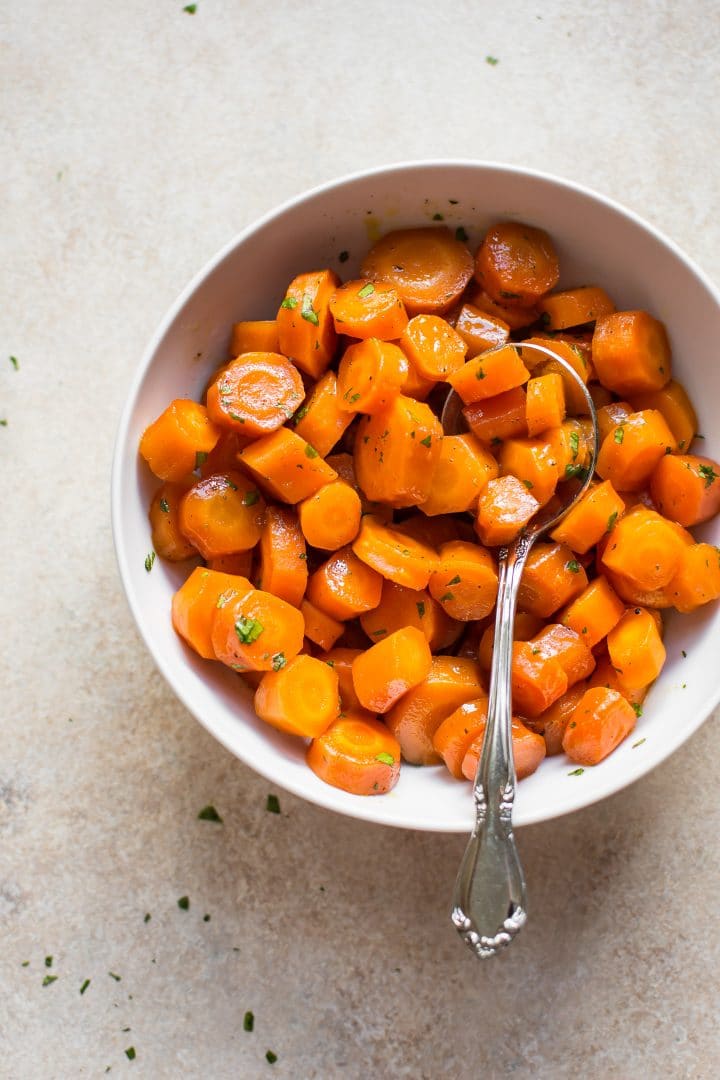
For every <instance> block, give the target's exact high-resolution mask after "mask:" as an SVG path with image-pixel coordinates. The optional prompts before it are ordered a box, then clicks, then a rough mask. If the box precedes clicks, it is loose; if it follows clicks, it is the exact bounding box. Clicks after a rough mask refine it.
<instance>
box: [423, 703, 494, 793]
mask: <svg viewBox="0 0 720 1080" xmlns="http://www.w3.org/2000/svg"><path fill="white" fill-rule="evenodd" d="M487 707H488V698H487V694H483V695H482V696H481V697H477V698H475V699H474V700H472V701H467V702H464V703H463V704H462V705H460V706H459V707H458V708H457V709H455V711H454V712H452V713H450V715H449V716H448V717H447V718H446V719H445V720H443V722H442V723H441V724H440V726H439V727H438V729H437V731H436V732H435V734H434V735H433V740H432V742H433V747H434V749H435V752H436V753H437V754H439V755H440V757H441V758H442V760H443V761H444V762H445V765H446V766H447V769H448V772H450V774H451V775H452V776H454V777H455V779H456V780H462V777H463V771H462V763H463V760H464V758H465V754H466V753H467V751H468V749H469V748H470V744H471V743H472V741H473V739H475V738H477V736H478V735H481V734H483V733H484V731H485V725H486V724H487Z"/></svg>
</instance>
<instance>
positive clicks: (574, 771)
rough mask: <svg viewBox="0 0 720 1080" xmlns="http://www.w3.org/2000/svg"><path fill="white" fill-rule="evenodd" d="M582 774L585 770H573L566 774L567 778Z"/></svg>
mask: <svg viewBox="0 0 720 1080" xmlns="http://www.w3.org/2000/svg"><path fill="white" fill-rule="evenodd" d="M584 772H585V770H584V769H573V771H572V772H569V773H568V776H582V774H583V773H584Z"/></svg>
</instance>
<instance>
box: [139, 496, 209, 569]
mask: <svg viewBox="0 0 720 1080" xmlns="http://www.w3.org/2000/svg"><path fill="white" fill-rule="evenodd" d="M188 488H189V484H187V483H185V484H169V483H167V484H163V485H162V486H161V487H159V488H158V490H157V491H156V492H155V495H154V496H153V500H152V502H151V503H150V512H149V515H148V516H149V518H150V529H151V532H152V546H153V551H156V552H157V554H158V555H159V556H160V558H161V559H166V560H167V561H168V562H182V560H183V559H191V558H192V557H193V555H197V551H196V549H195V546H194V545H193V544H191V543H190V542H189V540H187V539H186V538H185V537H184V536H183V534H182V532H181V531H180V502H181V500H182V497H183V495H184V494H185V492H186V491H187V490H188Z"/></svg>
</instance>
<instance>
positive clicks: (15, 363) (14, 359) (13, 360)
mask: <svg viewBox="0 0 720 1080" xmlns="http://www.w3.org/2000/svg"><path fill="white" fill-rule="evenodd" d="M8 360H9V361H10V363H11V364H12V366H13V367H14V368H15V370H16V371H19V370H20V365H19V364H18V358H17V356H9V357H8Z"/></svg>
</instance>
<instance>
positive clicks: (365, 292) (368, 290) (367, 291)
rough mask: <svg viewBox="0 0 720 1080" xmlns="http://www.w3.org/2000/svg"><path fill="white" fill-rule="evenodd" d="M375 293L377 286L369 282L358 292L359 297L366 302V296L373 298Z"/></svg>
mask: <svg viewBox="0 0 720 1080" xmlns="http://www.w3.org/2000/svg"><path fill="white" fill-rule="evenodd" d="M374 292H375V286H374V285H373V283H372V281H368V283H367V285H363V287H362V289H359V290H358V297H359V298H360V299H361V300H364V299H365V297H366V296H372V294H373V293H374Z"/></svg>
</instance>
